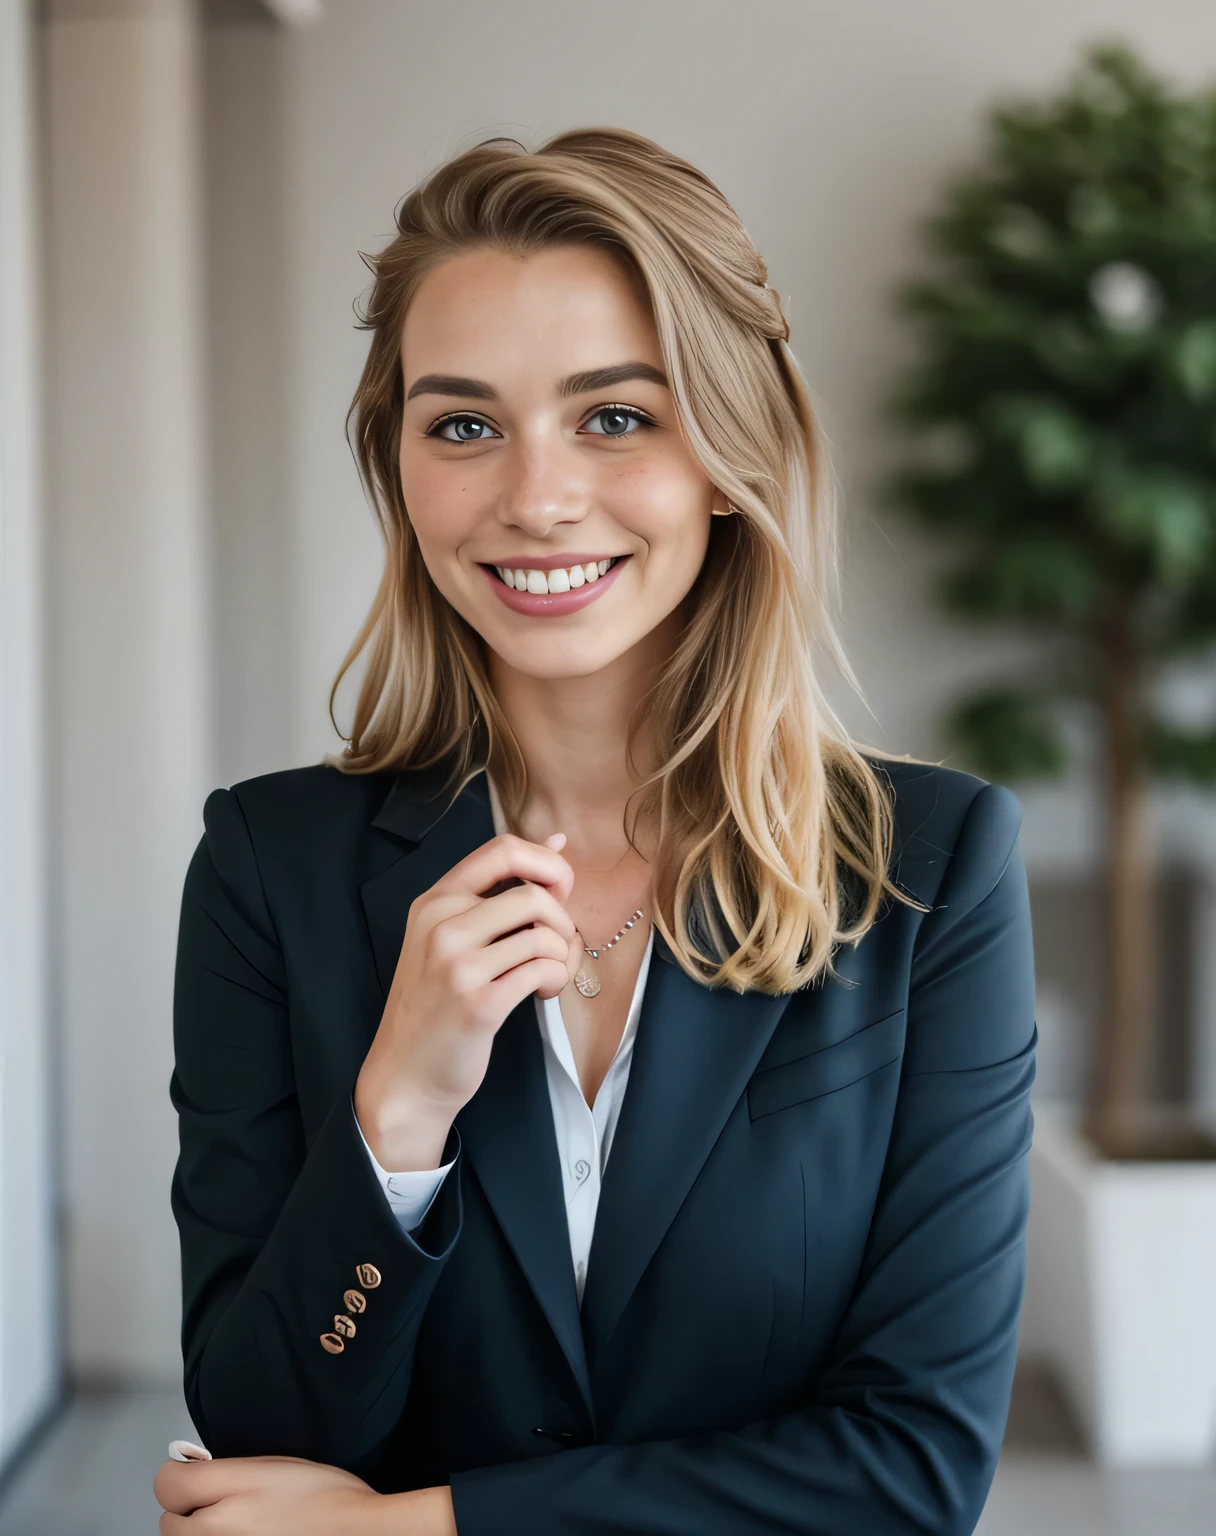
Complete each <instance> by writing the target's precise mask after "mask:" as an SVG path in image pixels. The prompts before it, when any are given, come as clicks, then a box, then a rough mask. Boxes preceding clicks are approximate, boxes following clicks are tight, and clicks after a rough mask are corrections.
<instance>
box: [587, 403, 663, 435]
mask: <svg viewBox="0 0 1216 1536" xmlns="http://www.w3.org/2000/svg"><path fill="white" fill-rule="evenodd" d="M593 421H599V422H601V423H603V425H602V427H601V429H600V430H599V431H594V429H592V430H593V435H594V436H596V437H636V436H637V433H636V432H635V431H633V430H631V428H630V423H631V422H632V423H633V426H634V427H637V428H639V429H640V428H642V427H652V426H653V425H654V423H653V422H652V421H651V420H650V418H649V416H644V415H643V414H642V412H641V411H635V410H634V409H633V408H632V407H631V406H627V405H602V406H600V408H599V410H598V411H595V412H594V413H593V414H592V415H591V416H589V417H588V418H587V425H588V427H590V426H591V423H592V422H593Z"/></svg>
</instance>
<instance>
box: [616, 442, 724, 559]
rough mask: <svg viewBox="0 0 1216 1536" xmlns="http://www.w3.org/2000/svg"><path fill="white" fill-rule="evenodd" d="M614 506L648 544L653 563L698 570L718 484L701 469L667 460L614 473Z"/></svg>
mask: <svg viewBox="0 0 1216 1536" xmlns="http://www.w3.org/2000/svg"><path fill="white" fill-rule="evenodd" d="M614 481H615V484H614V488H613V491H612V493H611V495H612V501H613V506H612V511H613V512H614V514H615V516H616V518H617V520H618V521H619V522H620V524H621V526H622V527H624V528H628V529H629V530H630V531H631V532H632V533H634V534H636V535H637V537H638V538H639V539H641V540H642V541H644V543H645V544H646V545H647V546H648V554H647V559H648V563H649V562H655V563H656V564H661V565H662V566H663V567H664V569H665V570H667V571H671V572H675V571H687V572H689V573H691V574H692V575H695V574H696V572H697V571H698V570H700V568H701V564H702V561H703V560H704V557H705V551H706V549H707V548H708V545H709V526H710V525H709V514H710V508H711V506H712V504H713V486H712V485H711V484H710V483H709V481H708V480H707V479H706V477H705V476H704V475H703V474H702V473H701V471H700V469H699V468H698V469H697V470H696V471H695V473H694V472H693V471H692V470H690V468H689V466H688V465H687V464H685V463H683V462H676V463H667V462H664V461H663V460H659V461H657V462H653V463H650V464H644V465H638V466H636V467H631V468H629V469H624V470H621V471H620V472H619V473H618V474H617V475H616V476H615V477H614Z"/></svg>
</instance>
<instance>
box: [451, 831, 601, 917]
mask: <svg viewBox="0 0 1216 1536" xmlns="http://www.w3.org/2000/svg"><path fill="white" fill-rule="evenodd" d="M512 876H514V877H515V878H516V879H519V880H531V881H534V882H535V883H536V884H537V885H543V886H547V887H548V888H550V889H551V890H552V891H553V893H554V895H555V896H556V897H557V899H558V900H559V901H563V902H564V901H565V900H566V898H567V897H568V896H569V895H570V891H571V888H572V887H573V885H574V871H573V870H572V869H571V867H570V865H569V864H568V863H567V862H566V860H565V859H564V858H563V857H562V856H561V854H560V853H558V852H557V850H556V849H554V848H546V847H545V846H544V844H543V843H531V842H529V841H528V840H527V839H526V838H523V837H516V836H515V834H514V833H512V832H502V833H500V834H499V835H498V836H497V837H492V838H491V839H490V841H489V842H488V843H483V844H482V845H481V847H480V848H474V850H473V852H472V853H469V854H466V855H465V856H464V858H463V859H461V860H460V862H459V863H458V864H453V865H452V867H451V869H449V870H448V872H447V874H446V875H444V876H443V877H442V879H440V880H438V881H436V883H435V885H434V886H433V887H432V889H434V890H436V891H445V892H446V891H460V892H463V893H465V894H468V895H472V896H479V895H481V894H482V893H483V892H484V891H486V890H487V889H488V888H489V887H490V886H492V885H494V884H496V883H497V882H498V881H499V880H507V879H510V878H511V877H512Z"/></svg>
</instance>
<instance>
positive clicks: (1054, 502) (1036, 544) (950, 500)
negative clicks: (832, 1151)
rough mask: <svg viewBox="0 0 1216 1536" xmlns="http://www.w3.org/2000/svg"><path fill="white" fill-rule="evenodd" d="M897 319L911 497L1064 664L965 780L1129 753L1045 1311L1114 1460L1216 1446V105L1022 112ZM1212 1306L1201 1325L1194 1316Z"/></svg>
mask: <svg viewBox="0 0 1216 1536" xmlns="http://www.w3.org/2000/svg"><path fill="white" fill-rule="evenodd" d="M924 233H925V235H926V236H927V240H928V243H929V246H930V248H931V250H932V252H933V255H934V257H935V260H936V267H937V270H935V271H934V272H933V274H932V275H930V276H923V277H920V278H918V279H915V280H910V281H907V282H905V283H903V284H901V286H900V288H899V289H898V292H897V294H896V302H897V305H898V308H899V311H900V312H901V314H903V315H904V316H905V317H906V318H907V319H908V320H909V321H910V322H911V324H912V325H913V326H914V327H915V328H916V330H917V332H918V333H919V338H920V342H921V345H920V348H919V350H918V354H917V357H916V359H915V361H914V362H913V363H912V364H911V365H910V366H909V367H908V369H907V371H906V373H904V374H903V375H901V377H900V379H899V380H898V381H897V384H896V387H895V388H894V389H893V390H892V392H891V395H890V396H889V398H888V399H887V400H886V401H885V402H884V408H885V412H886V414H887V417H888V419H889V420H890V421H891V422H892V423H893V424H896V425H897V426H898V427H899V429H900V430H901V432H902V433H903V434H904V436H905V437H906V440H907V451H906V453H905V454H903V455H902V456H901V459H900V463H899V465H898V467H897V468H896V469H895V470H893V471H892V472H891V473H890V474H889V475H888V476H887V477H886V478H885V479H884V482H883V485H882V487H881V490H880V496H881V499H882V501H883V502H884V503H885V504H887V505H889V506H891V507H893V508H897V509H899V510H900V511H902V512H905V513H908V514H910V515H912V516H914V517H915V518H917V519H918V520H919V521H920V523H921V524H922V525H924V526H926V527H927V528H928V529H930V530H931V531H932V533H933V534H935V535H937V536H939V537H940V539H941V540H942V541H943V543H948V544H949V545H950V546H952V548H953V558H952V560H951V561H950V563H949V568H948V570H947V573H946V575H945V577H944V580H943V581H942V586H941V597H942V599H943V601H944V602H945V604H946V605H947V606H948V608H949V610H950V611H951V612H952V613H954V614H955V615H957V616H958V617H960V618H961V619H963V620H966V621H969V622H974V623H987V624H998V625H1012V626H1018V627H1021V628H1022V629H1023V630H1024V631H1026V632H1028V633H1030V634H1032V635H1033V636H1034V637H1035V638H1036V641H1037V653H1038V655H1039V656H1040V658H1041V659H1040V660H1039V661H1038V662H1037V663H1036V664H1035V666H1034V667H1033V668H1032V669H1029V670H1027V671H1025V672H1023V673H1022V674H1020V675H1018V676H1015V677H1009V678H1002V679H1000V680H998V681H995V682H993V683H991V684H990V685H989V686H987V687H985V688H984V689H983V690H982V691H978V692H975V693H972V694H971V695H969V696H968V697H966V698H964V699H962V700H961V701H960V702H959V704H958V705H957V707H956V708H955V709H954V711H953V713H952V715H951V717H950V719H949V722H948V732H949V737H950V740H951V742H952V745H953V746H954V747H956V748H957V750H958V754H959V760H960V762H961V764H963V765H966V766H972V767H974V768H975V769H976V771H978V772H980V773H982V774H984V775H985V776H986V777H989V778H993V779H998V780H1001V781H1004V782H1009V783H1013V784H1016V783H1017V782H1019V781H1022V780H1026V779H1028V778H1031V777H1038V776H1042V775H1048V774H1058V773H1060V772H1061V771H1062V770H1063V769H1064V768H1065V766H1066V765H1067V763H1068V760H1069V756H1070V750H1071V744H1072V743H1074V742H1075V740H1076V738H1077V735H1078V731H1077V727H1080V728H1081V730H1082V731H1083V732H1084V734H1085V739H1087V740H1088V741H1089V742H1090V743H1091V744H1092V745H1093V747H1094V748H1096V752H1095V760H1096V762H1097V763H1098V765H1099V772H1100V778H1101V793H1102V803H1103V806H1104V812H1105V838H1104V844H1105V852H1106V860H1105V867H1104V870H1103V884H1104V891H1105V911H1106V915H1107V936H1108V962H1107V966H1106V988H1105V996H1104V997H1103V999H1102V1000H1101V1003H1102V1006H1101V1009H1100V1018H1101V1028H1100V1029H1099V1031H1098V1034H1097V1038H1096V1040H1095V1042H1094V1049H1093V1055H1092V1063H1091V1071H1090V1079H1089V1083H1088V1085H1087V1093H1086V1099H1085V1103H1084V1106H1083V1108H1082V1110H1081V1112H1080V1114H1079V1115H1076V1116H1071V1117H1070V1116H1065V1117H1048V1116H1045V1115H1044V1114H1043V1112H1042V1110H1040V1112H1039V1114H1038V1115H1037V1117H1036V1118H1037V1129H1036V1136H1035V1150H1034V1153H1033V1155H1032V1169H1033V1172H1032V1178H1033V1198H1032V1214H1031V1254H1030V1275H1029V1280H1028V1302H1029V1300H1030V1297H1031V1292H1032V1291H1037V1294H1036V1297H1035V1299H1036V1301H1037V1303H1038V1304H1039V1306H1040V1307H1041V1308H1042V1309H1043V1311H1044V1314H1045V1321H1046V1325H1047V1331H1048V1333H1049V1334H1051V1335H1052V1338H1053V1355H1054V1357H1055V1363H1056V1365H1057V1367H1058V1369H1059V1371H1060V1374H1061V1376H1062V1377H1063V1379H1064V1385H1065V1386H1066V1388H1067V1389H1068V1391H1069V1395H1070V1396H1071V1397H1072V1399H1073V1402H1074V1404H1075V1406H1076V1408H1077V1410H1078V1412H1079V1414H1080V1417H1081V1419H1082V1421H1083V1423H1084V1424H1085V1426H1086V1427H1087V1429H1088V1431H1089V1434H1090V1437H1091V1442H1092V1444H1093V1447H1094V1449H1095V1451H1096V1452H1097V1454H1098V1455H1099V1456H1100V1457H1101V1458H1102V1459H1103V1460H1105V1461H1107V1462H1122V1463H1130V1462H1141V1463H1143V1462H1161V1461H1198V1462H1203V1461H1205V1460H1207V1459H1208V1458H1209V1457H1210V1456H1211V1455H1212V1454H1213V1451H1214V1450H1216V1321H1213V1320H1212V1319H1211V1314H1212V1313H1213V1312H1216V1308H1214V1307H1213V1305H1212V1295H1213V1292H1212V1279H1211V1277H1212V1275H1213V1274H1214V1273H1216V1161H1214V1159H1216V1138H1214V1137H1213V1135H1212V1132H1211V1130H1210V1128H1209V1127H1207V1126H1206V1125H1204V1124H1202V1123H1200V1122H1199V1121H1198V1120H1196V1119H1194V1118H1191V1117H1188V1116H1186V1115H1179V1114H1174V1115H1161V1114H1160V1113H1158V1114H1153V1113H1152V1112H1151V1109H1150V1107H1149V1106H1148V1105H1146V1103H1145V1102H1144V1100H1145V1094H1144V1088H1143V1083H1144V1069H1145V1063H1146V1053H1147V1046H1148V1045H1149V1044H1150V1043H1151V1040H1150V1031H1151V1029H1152V1019H1153V1016H1154V1010H1153V1008H1152V1001H1153V996H1154V987H1155V984H1156V982H1155V949H1154V932H1155V929H1154V924H1153V923H1152V922H1151V921H1149V917H1150V914H1151V913H1152V910H1153V907H1152V903H1153V901H1154V896H1155V882H1154V863H1155V859H1154V850H1153V848H1152V846H1151V838H1150V835H1149V826H1148V817H1147V809H1148V804H1147V802H1148V794H1149V790H1150V787H1151V785H1152V783H1153V781H1154V779H1157V778H1160V777H1169V776H1176V777H1181V778H1184V779H1188V780H1190V781H1192V782H1199V783H1201V784H1213V783H1216V720H1213V721H1211V722H1202V723H1200V724H1196V723H1194V722H1193V721H1191V722H1183V721H1180V720H1178V719H1177V718H1169V717H1168V715H1167V714H1166V712H1165V711H1164V709H1163V706H1162V697H1161V694H1162V690H1161V686H1160V685H1161V681H1162V679H1163V677H1165V676H1166V675H1167V673H1168V671H1169V669H1171V668H1175V667H1177V666H1178V665H1179V663H1180V662H1185V661H1186V659H1187V658H1205V657H1206V658H1208V659H1209V660H1210V658H1211V656H1212V655H1213V648H1214V647H1216V90H1206V91H1201V92H1198V93H1194V94H1189V95H1188V94H1183V93H1180V92H1178V91H1176V90H1175V89H1173V88H1171V87H1169V86H1168V85H1167V84H1166V83H1164V82H1163V81H1162V80H1160V79H1159V78H1157V77H1156V76H1154V75H1153V74H1152V73H1151V72H1150V71H1149V70H1148V69H1147V68H1146V67H1145V66H1144V65H1143V64H1142V63H1141V62H1140V61H1139V60H1138V59H1137V58H1136V57H1135V55H1134V54H1133V53H1132V52H1131V51H1130V49H1128V48H1127V47H1126V46H1124V45H1122V44H1119V43H1117V42H1103V43H1100V44H1097V45H1094V46H1091V47H1090V48H1089V49H1088V50H1087V52H1086V54H1085V56H1084V58H1083V60H1082V62H1081V64H1080V65H1079V67H1078V68H1077V70H1076V71H1075V73H1074V74H1073V76H1072V78H1071V79H1070V80H1069V81H1068V82H1067V84H1066V86H1065V87H1064V88H1063V89H1062V91H1061V92H1060V93H1059V94H1057V95H1055V96H1054V97H1052V98H1050V99H1045V100H1040V101H1029V102H1028V101H1020V102H1007V103H1003V104H1001V105H999V106H998V107H996V108H995V109H994V110H993V111H992V113H991V114H990V117H989V120H988V124H987V144H986V146H985V150H984V153H983V155H982V156H981V158H980V159H979V161H978V162H977V163H976V164H974V165H973V166H971V167H969V168H967V169H966V170H964V171H963V172H962V173H961V174H959V175H958V176H957V178H956V179H955V180H954V181H953V183H952V184H951V185H950V186H949V187H948V188H947V189H946V191H945V194H944V197H943V201H942V205H941V206H940V207H939V208H938V209H937V210H935V211H934V212H933V213H932V214H931V215H930V217H929V218H928V219H927V220H926V222H925V226H924ZM1188 1307H1191V1308H1192V1310H1191V1312H1190V1313H1189V1314H1188V1312H1187V1308H1188Z"/></svg>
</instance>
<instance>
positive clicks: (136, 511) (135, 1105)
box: [44, 0, 216, 1382]
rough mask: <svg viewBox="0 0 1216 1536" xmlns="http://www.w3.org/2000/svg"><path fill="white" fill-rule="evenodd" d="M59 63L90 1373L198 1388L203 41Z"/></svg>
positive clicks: (57, 880)
mask: <svg viewBox="0 0 1216 1536" xmlns="http://www.w3.org/2000/svg"><path fill="white" fill-rule="evenodd" d="M44 41H45V50H46V51H45V66H46V135H47V138H46V151H47V153H46V174H47V236H48V256H49V260H48V274H47V282H48V288H49V324H50V331H49V368H50V396H49V398H50V415H49V422H48V436H49V447H50V496H51V505H52V526H53V534H52V554H51V579H52V585H51V609H52V629H53V654H54V668H53V677H54V697H55V708H54V716H53V721H54V743H53V752H54V764H55V771H54V773H53V775H52V797H53V801H52V808H51V809H52V815H53V818H54V824H55V833H56V844H57V846H56V847H55V850H54V854H55V860H54V866H53V867H54V888H55V890H56V892H57V910H56V912H55V916H54V923H53V943H54V946H55V951H54V953H55V960H56V964H57V970H58V976H59V998H60V1008H61V1017H62V1029H61V1041H62V1060H61V1070H62V1082H63V1090H62V1126H63V1142H64V1182H65V1198H66V1255H65V1258H66V1266H67V1293H68V1360H69V1366H70V1369H71V1371H72V1374H73V1376H74V1377H75V1378H76V1379H77V1380H81V1379H86V1380H89V1381H93V1382H98V1381H105V1380H111V1381H117V1380H124V1381H136V1380H146V1381H157V1380H159V1381H180V1374H181V1357H180V1350H179V1343H178V1339H179V1323H180V1282H179V1268H178V1253H177V1236H176V1231H175V1228H174V1225H173V1220H172V1215H171V1212H170V1208H169V1185H170V1178H171V1174H172V1168H173V1162H174V1159H175V1157H176V1153H177V1136H176V1122H175V1116H174V1114H173V1110H172V1106H171V1105H170V1103H169V1098H168V1085H169V1077H170V1073H171V1071H172V1062H173V1050H172V992H173V967H174V952H175V945H176V934H177V922H178V914H179V909H180V902H181V889H182V882H183V878H184V876H185V871H186V866H187V863H188V862H189V858H190V854H191V851H192V849H193V847H194V845H195V843H196V842H197V840H198V838H199V836H200V834H201V832H202V815H201V812H202V805H203V800H204V799H205V797H206V793H207V791H208V790H209V789H210V788H211V787H212V786H213V785H214V783H215V782H216V781H215V780H214V778H213V776H212V766H211V762H210V756H209V754H210V750H211V746H210V744H211V741H212V731H211V725H210V722H211V701H210V694H209V690H210V665H209V656H210V641H209V636H208V620H207V615H208V611H209V592H208V585H209V583H208V572H209V568H210V563H211V562H210V549H209V542H210V541H209V534H208V530H207V524H206V506H207V495H206V488H205V484H204V459H205V441H206V431H205V421H204V404H203V402H204V394H205V391H204V334H203V320H202V316H203V274H202V262H201V257H200V247H201V239H200V236H201V197H202V164H201V144H200V134H199V116H200V107H199V97H200V91H199V80H198V74H199V55H200V44H199V19H198V16H197V13H196V9H195V7H194V5H193V4H191V3H189V0H92V3H90V0H50V4H49V6H48V8H47V11H46V13H45V38H44Z"/></svg>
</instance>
